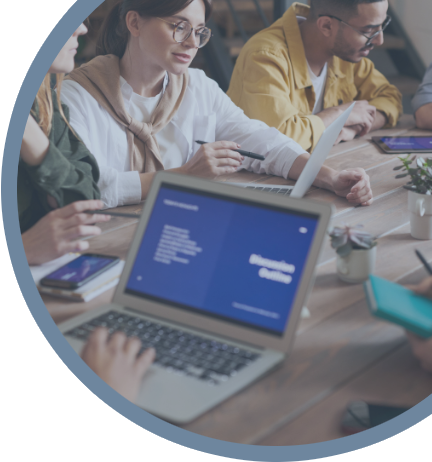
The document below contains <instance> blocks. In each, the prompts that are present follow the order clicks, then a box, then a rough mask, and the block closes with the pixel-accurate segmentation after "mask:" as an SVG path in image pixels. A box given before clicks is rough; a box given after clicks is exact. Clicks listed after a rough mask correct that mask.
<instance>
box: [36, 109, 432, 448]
mask: <svg viewBox="0 0 432 462" xmlns="http://www.w3.org/2000/svg"><path fill="white" fill-rule="evenodd" d="M413 127H414V123H413V119H412V117H410V116H403V117H402V119H401V121H400V122H399V125H398V127H397V128H395V129H393V130H380V131H378V132H375V133H372V134H369V135H367V136H366V137H364V138H361V139H356V140H354V141H351V142H347V143H342V144H340V145H338V146H335V147H334V148H333V149H332V151H331V153H330V155H329V157H328V159H327V160H326V165H328V166H329V167H332V168H335V169H338V170H343V169H347V168H352V167H361V168H364V169H365V170H366V171H367V173H368V174H369V176H370V181H371V185H372V189H373V192H374V198H375V199H374V203H373V204H372V205H371V206H368V207H358V208H355V207H354V206H353V205H352V204H349V203H348V202H347V201H346V199H344V198H342V197H336V196H335V195H334V194H333V193H331V192H329V191H325V190H322V189H318V188H311V190H310V191H309V192H308V194H307V197H308V198H310V199H313V200H317V201H325V202H329V203H332V204H334V206H335V214H334V216H333V219H332V225H340V224H343V223H349V224H352V225H356V224H363V225H364V226H365V229H366V230H368V231H369V232H371V233H372V234H374V235H375V236H377V237H378V247H377V263H376V268H375V274H377V275H378V276H381V277H384V278H386V279H389V280H391V281H396V282H399V283H415V282H418V281H420V280H421V279H422V278H423V277H425V276H426V272H425V270H424V269H423V267H422V265H421V264H420V262H419V261H418V260H417V258H416V256H415V254H414V250H415V249H419V250H421V251H422V252H423V254H424V255H425V257H426V258H427V259H428V261H432V245H431V242H430V241H419V240H416V239H413V238H412V237H411V235H410V225H409V212H408V210H407V191H406V190H405V189H403V188H402V186H403V184H405V180H404V179H403V180H396V179H395V178H394V177H395V172H394V171H393V167H395V166H396V165H398V164H399V162H400V161H399V160H398V159H397V156H394V155H386V154H383V153H382V152H381V151H380V150H379V148H378V147H377V146H376V145H375V144H374V143H372V142H371V141H370V138H371V136H374V135H377V136H378V135H389V134H410V135H419V134H425V132H423V131H420V130H416V129H414V128H413ZM220 181H235V182H255V183H266V184H293V182H292V181H290V180H284V179H283V178H279V177H274V176H267V175H257V174H254V173H250V172H245V171H241V172H238V173H236V174H234V175H226V176H224V177H222V178H220ZM142 207H143V204H138V205H135V206H128V207H120V208H118V209H116V210H118V211H124V212H128V213H135V214H137V219H136V220H135V219H133V218H132V219H124V218H112V219H111V220H110V222H108V223H104V224H103V226H101V228H102V234H101V235H100V236H97V237H95V238H92V239H89V242H90V250H91V251H94V252H98V253H105V254H112V255H117V256H119V257H121V258H125V257H126V254H127V251H128V248H129V245H130V242H131V240H132V237H133V235H134V233H135V230H136V224H137V222H138V218H139V214H140V212H141V210H142ZM112 294H113V290H111V291H108V292H106V293H105V294H103V295H101V296H100V297H97V298H96V299H95V300H93V301H91V302H89V303H72V302H65V301H63V300H58V299H55V298H53V297H48V296H44V297H43V300H44V302H45V304H46V306H47V309H48V310H49V312H50V313H51V315H52V317H53V318H54V320H55V321H56V322H57V323H58V322H61V321H64V320H65V319H68V318H70V317H71V316H74V315H77V314H79V313H82V312H83V311H87V310H91V309H92V308H94V307H96V306H99V305H101V304H103V303H106V302H108V301H109V300H110V299H111V297H112ZM307 306H308V308H309V310H310V312H311V317H310V318H307V319H303V320H302V321H301V323H300V325H299V328H298V331H297V337H296V341H295V345H294V349H293V351H292V353H291V354H290V356H289V357H288V358H287V359H286V361H285V362H284V363H283V364H282V365H281V366H280V367H279V368H278V369H276V370H274V371H272V372H271V373H269V374H268V375H267V376H266V377H264V378H263V379H261V380H260V381H258V382H257V383H254V384H252V385H251V386H249V387H248V388H247V389H245V390H243V391H242V392H240V393H239V394H237V395H235V396H233V397H232V398H230V399H229V400H227V401H225V402H223V403H222V404H220V405H219V406H217V407H216V408H214V409H212V410H211V411H209V412H207V413H206V414H204V415H203V416H201V417H200V418H198V419H196V420H195V421H194V422H192V423H190V424H188V425H185V426H184V428H185V429H187V430H190V431H193V432H196V433H199V434H201V435H205V436H209V437H212V438H217V439H222V440H225V441H231V442H237V443H247V444H260V445H291V444H308V443H315V442H321V441H328V440H332V439H335V438H340V437H343V436H344V435H343V433H342V432H341V429H340V422H341V419H342V416H343V413H344V412H345V409H346V406H347V404H348V403H349V402H350V401H354V400H359V399H363V400H366V401H370V402H375V403H387V404H389V405H397V406H408V407H411V406H413V405H415V404H417V403H419V402H421V401H422V400H423V399H424V398H425V397H427V396H428V395H429V394H430V393H431V392H432V376H431V375H428V374H426V373H425V372H423V371H422V370H421V369H420V367H419V365H418V364H417V361H416V360H415V359H414V358H413V357H412V354H411V352H410V350H409V348H408V345H407V342H406V339H405V335H404V332H403V330H402V329H400V328H399V327H397V326H395V325H392V324H389V323H385V322H381V321H379V320H377V319H376V318H373V317H372V316H371V315H370V313H369V311H368V309H367V306H366V301H365V297H364V292H363V288H362V285H361V284H346V283H343V282H342V281H340V280H339V279H338V277H337V274H336V258H335V252H334V250H333V249H331V247H330V243H329V240H328V239H326V242H325V244H324V247H323V252H322V255H321V258H320V261H319V264H318V266H317V270H316V280H315V285H314V289H313V291H312V293H311V295H310V297H309V300H308V301H307Z"/></svg>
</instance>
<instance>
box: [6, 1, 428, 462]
mask: <svg viewBox="0 0 432 462" xmlns="http://www.w3.org/2000/svg"><path fill="white" fill-rule="evenodd" d="M1 3H2V7H1V28H0V40H1V50H2V56H1V74H0V79H1V83H2V85H1V89H2V95H1V110H0V152H3V149H4V142H5V138H6V131H7V128H8V124H9V118H10V115H11V113H12V109H13V105H14V103H15V99H16V96H17V94H18V92H19V90H20V87H21V84H22V81H23V78H24V76H25V74H26V72H27V70H28V68H29V66H30V64H31V62H32V61H33V59H34V57H35V55H36V53H37V51H38V50H39V48H40V46H41V45H42V43H43V42H44V40H45V39H46V37H47V36H48V34H49V32H50V31H51V30H52V28H53V27H54V26H55V24H56V23H57V22H58V21H59V19H60V18H61V17H62V16H63V15H64V14H65V13H66V11H67V9H68V8H69V7H70V6H71V5H72V4H73V0H17V1H6V0H3V1H2V2H1ZM17 155H18V153H17ZM0 229H1V231H0V233H1V234H0V262H1V267H0V271H1V273H0V274H1V287H2V291H3V297H2V298H3V299H2V303H1V325H2V330H1V334H0V348H1V352H2V354H1V358H2V361H1V378H2V380H1V394H0V422H1V424H0V425H1V428H0V430H1V433H0V435H1V436H0V460H3V461H7V462H11V461H18V460H19V461H21V460H22V461H29V460H31V461H33V460H43V461H44V462H48V461H56V462H57V461H69V460H70V461H72V460H74V461H75V460H79V461H92V460H94V461H99V460H106V461H119V462H120V461H130V460H145V461H168V460H176V461H183V460H184V461H188V462H195V461H196V462H198V461H199V462H208V461H216V460H223V458H221V457H216V456H210V455H207V454H202V453H199V452H197V451H192V450H190V449H186V448H183V447H181V446H178V445H176V444H173V443H170V442H168V441H165V440H163V439H161V438H159V437H157V436H154V435H153V434H151V433H149V432H147V431H145V430H143V429H142V428H140V427H138V426H136V425H135V424H133V423H131V422H129V421H128V420H127V419H125V418H124V417H122V416H120V415H118V414H117V413H116V412H114V411H113V410H111V408H109V407H108V406H107V405H105V403H103V402H102V401H100V400H99V399H98V398H97V397H95V396H94V395H93V394H92V393H91V392H90V391H88V390H87V389H86V387H85V386H84V385H82V384H81V382H80V381H79V380H78V379H77V378H76V377H75V376H74V375H73V374H72V373H71V372H70V371H69V370H68V369H67V367H66V366H65V365H64V364H63V363H62V361H61V360H60V359H59V358H58V357H57V355H56V353H55V352H54V351H53V350H52V349H51V346H50V345H49V344H48V342H47V341H46V340H45V338H44V337H43V335H42V334H41V332H40V331H39V328H38V327H37V325H36V323H35V322H34V320H33V318H32V317H31V315H30V312H29V311H28V309H27V306H26V303H25V302H24V299H23V297H22V295H21V293H20V290H19V287H18V284H17V282H16V280H15V276H14V273H13V270H12V266H11V264H10V260H9V255H8V251H7V247H6V242H5V238H4V233H3V227H1V228H0ZM257 418H259V416H257ZM431 430H432V418H429V419H427V421H425V422H422V423H421V424H419V425H417V426H416V427H415V428H413V429H410V430H408V431H406V432H405V433H403V434H401V435H399V436H397V437H395V438H392V439H390V440H388V441H386V442H383V443H380V444H378V445H375V446H373V447H371V448H367V449H363V450H360V451H357V452H355V453H350V454H348V455H342V456H337V457H332V458H329V459H327V460H331V461H335V462H336V461H338V462H339V461H340V462H341V461H343V462H356V461H361V462H363V461H364V460H365V459H367V460H369V461H375V460H382V461H388V460H392V461H399V460H404V461H405V460H408V459H409V460H418V461H423V460H429V461H430V460H431V459H432V455H431V454H430V453H431V446H430V435H431ZM224 460H229V459H224Z"/></svg>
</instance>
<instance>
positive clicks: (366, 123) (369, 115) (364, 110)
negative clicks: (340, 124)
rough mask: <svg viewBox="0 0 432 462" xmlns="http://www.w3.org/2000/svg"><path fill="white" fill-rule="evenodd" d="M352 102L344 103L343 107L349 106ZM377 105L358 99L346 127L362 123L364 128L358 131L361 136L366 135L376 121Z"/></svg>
mask: <svg viewBox="0 0 432 462" xmlns="http://www.w3.org/2000/svg"><path fill="white" fill-rule="evenodd" d="M350 105H351V103H348V104H344V105H343V107H345V106H346V108H347V109H348V107H349V106H350ZM375 115H376V107H375V106H371V105H370V104H369V103H368V102H367V101H356V103H355V106H354V107H353V110H352V111H351V114H350V116H349V117H348V120H347V121H346V123H345V127H352V126H354V125H360V126H361V127H362V130H361V131H360V133H358V135H359V136H364V135H366V134H367V133H369V132H370V131H371V129H372V126H373V123H374V121H375Z"/></svg>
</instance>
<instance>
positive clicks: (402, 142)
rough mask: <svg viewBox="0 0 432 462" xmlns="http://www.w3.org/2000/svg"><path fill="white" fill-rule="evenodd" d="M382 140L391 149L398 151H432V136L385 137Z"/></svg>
mask: <svg viewBox="0 0 432 462" xmlns="http://www.w3.org/2000/svg"><path fill="white" fill-rule="evenodd" d="M381 141H382V142H383V143H384V144H385V145H386V146H388V147H389V148H390V149H396V150H398V151H407V152H408V151H416V150H422V151H424V150H428V151H431V152H432V137H431V136H419V137H416V136H398V137H383V138H381Z"/></svg>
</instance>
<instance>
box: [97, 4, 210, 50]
mask: <svg viewBox="0 0 432 462" xmlns="http://www.w3.org/2000/svg"><path fill="white" fill-rule="evenodd" d="M202 1H203V3H204V7H205V20H206V21H208V19H209V18H210V15H211V11H212V4H211V0H202ZM192 2H193V0H120V1H119V2H118V3H117V4H116V5H115V6H114V7H113V8H112V10H111V11H110V13H109V14H108V16H107V18H106V19H105V21H104V23H103V25H102V28H101V31H100V33H99V37H98V40H97V44H96V54H97V55H108V54H113V55H116V56H118V57H119V58H121V57H122V56H123V55H124V53H125V51H126V47H127V44H128V40H129V31H128V29H127V27H126V15H127V13H128V12H129V11H136V12H137V13H138V14H139V15H140V16H142V17H148V18H156V17H167V16H173V15H175V14H177V13H178V12H179V11H182V10H183V9H185V8H186V7H187V6H188V5H189V4H190V3H192Z"/></svg>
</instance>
